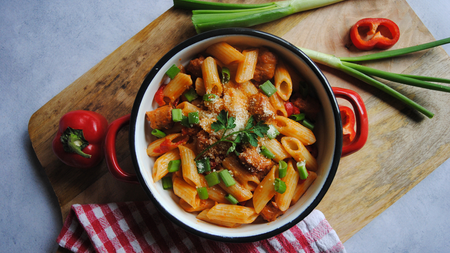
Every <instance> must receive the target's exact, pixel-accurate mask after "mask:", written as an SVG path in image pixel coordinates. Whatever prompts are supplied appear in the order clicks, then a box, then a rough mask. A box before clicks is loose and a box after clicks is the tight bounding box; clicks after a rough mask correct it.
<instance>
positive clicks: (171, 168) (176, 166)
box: [167, 159, 181, 172]
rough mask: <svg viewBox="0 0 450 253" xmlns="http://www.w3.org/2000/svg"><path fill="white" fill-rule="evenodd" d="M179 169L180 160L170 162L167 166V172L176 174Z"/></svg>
mask: <svg viewBox="0 0 450 253" xmlns="http://www.w3.org/2000/svg"><path fill="white" fill-rule="evenodd" d="M180 167H181V159H178V160H172V161H170V162H169V164H168V165H167V171H169V172H176V171H179V170H180Z"/></svg>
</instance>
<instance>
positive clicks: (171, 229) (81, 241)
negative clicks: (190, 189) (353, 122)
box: [57, 201, 346, 253]
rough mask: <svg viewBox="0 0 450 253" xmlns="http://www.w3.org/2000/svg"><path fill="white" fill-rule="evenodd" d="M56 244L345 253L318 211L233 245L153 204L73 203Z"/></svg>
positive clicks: (79, 248)
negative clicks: (194, 230) (192, 229)
mask: <svg viewBox="0 0 450 253" xmlns="http://www.w3.org/2000/svg"><path fill="white" fill-rule="evenodd" d="M57 242H58V244H59V245H60V246H61V247H63V248H66V249H69V250H71V251H73V252H307V253H309V252H311V253H312V252H314V253H315V252H330V253H331V252H346V251H345V248H344V245H343V244H342V242H341V241H340V240H339V237H338V235H337V234H336V232H335V231H334V230H333V228H332V227H331V226H330V224H329V223H328V221H327V220H326V219H325V216H324V215H323V213H322V212H320V211H318V210H314V211H313V212H312V213H311V214H310V215H308V216H307V217H306V218H305V219H304V220H303V221H301V222H299V223H298V224H297V225H296V226H294V227H292V228H291V229H289V230H287V231H285V232H284V233H282V234H279V235H277V236H274V237H272V238H269V239H267V240H262V241H258V242H253V243H236V244H235V243H223V242H216V241H212V240H207V239H204V238H201V237H198V236H195V235H193V234H190V233H188V232H186V231H184V230H183V229H181V228H179V227H178V226H176V225H175V224H173V223H172V222H170V220H168V219H167V218H165V217H164V216H163V215H161V214H160V213H159V212H158V211H156V208H155V207H154V205H153V203H151V202H150V201H147V202H125V203H111V204H103V205H97V204H86V205H79V204H76V205H73V206H72V210H71V212H70V213H69V215H68V217H67V219H66V221H65V222H64V226H63V228H62V230H61V233H60V235H59V236H58V239H57Z"/></svg>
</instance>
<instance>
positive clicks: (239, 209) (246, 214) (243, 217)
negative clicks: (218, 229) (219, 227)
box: [206, 204, 258, 224]
mask: <svg viewBox="0 0 450 253" xmlns="http://www.w3.org/2000/svg"><path fill="white" fill-rule="evenodd" d="M206 216H208V218H209V219H212V220H222V221H226V222H231V223H240V224H248V223H252V222H253V221H254V220H255V219H256V218H257V217H258V214H257V213H256V212H255V209H254V208H252V207H246V206H240V205H228V204H217V205H215V206H214V207H212V208H211V209H209V211H208V212H207V213H206Z"/></svg>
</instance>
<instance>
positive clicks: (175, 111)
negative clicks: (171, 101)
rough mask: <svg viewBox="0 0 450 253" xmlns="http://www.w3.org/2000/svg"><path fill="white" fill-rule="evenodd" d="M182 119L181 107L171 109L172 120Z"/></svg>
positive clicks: (178, 120) (179, 120)
mask: <svg viewBox="0 0 450 253" xmlns="http://www.w3.org/2000/svg"><path fill="white" fill-rule="evenodd" d="M182 119H183V111H181V109H172V121H173V122H181V120H182Z"/></svg>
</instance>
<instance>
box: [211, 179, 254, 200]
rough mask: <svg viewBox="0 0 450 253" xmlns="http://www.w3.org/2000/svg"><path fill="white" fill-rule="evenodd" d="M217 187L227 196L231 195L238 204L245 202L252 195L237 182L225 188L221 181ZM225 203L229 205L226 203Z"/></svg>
mask: <svg viewBox="0 0 450 253" xmlns="http://www.w3.org/2000/svg"><path fill="white" fill-rule="evenodd" d="M219 186H220V187H221V188H222V189H223V190H224V191H226V192H228V193H229V194H231V195H233V197H235V198H236V199H237V201H239V202H243V201H247V200H249V199H251V198H252V197H253V193H252V192H251V191H250V190H247V189H246V188H245V187H244V186H242V185H241V183H239V182H238V181H236V184H234V185H232V186H229V187H227V186H226V185H225V184H224V183H223V182H222V181H221V182H220V183H219ZM227 203H229V202H228V201H227Z"/></svg>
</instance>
